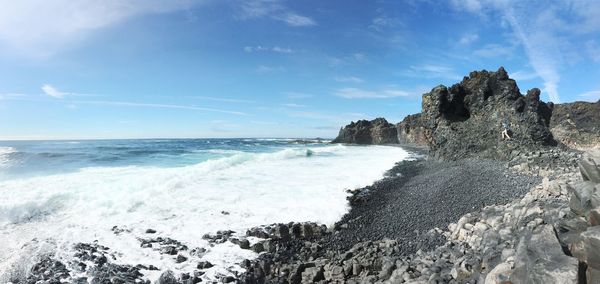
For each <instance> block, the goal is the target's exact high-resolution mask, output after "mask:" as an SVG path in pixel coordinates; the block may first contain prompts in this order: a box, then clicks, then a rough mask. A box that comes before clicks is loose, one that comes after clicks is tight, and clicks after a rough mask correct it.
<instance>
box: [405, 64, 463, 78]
mask: <svg viewBox="0 0 600 284" xmlns="http://www.w3.org/2000/svg"><path fill="white" fill-rule="evenodd" d="M399 75H400V76H404V77H411V78H430V79H431V78H442V79H451V80H459V79H460V78H462V77H461V76H459V75H457V74H456V72H455V71H454V69H452V68H450V67H447V66H442V65H434V64H423V65H414V66H410V67H409V68H407V69H405V70H403V71H401V72H400V73H399Z"/></svg>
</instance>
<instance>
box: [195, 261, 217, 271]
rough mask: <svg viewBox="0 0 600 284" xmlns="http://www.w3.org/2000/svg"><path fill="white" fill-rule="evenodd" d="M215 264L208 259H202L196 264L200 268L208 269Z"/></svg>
mask: <svg viewBox="0 0 600 284" xmlns="http://www.w3.org/2000/svg"><path fill="white" fill-rule="evenodd" d="M213 266H214V265H213V264H212V263H210V262H208V261H200V262H198V265H197V266H196V267H197V268H198V269H208V268H211V267H213Z"/></svg>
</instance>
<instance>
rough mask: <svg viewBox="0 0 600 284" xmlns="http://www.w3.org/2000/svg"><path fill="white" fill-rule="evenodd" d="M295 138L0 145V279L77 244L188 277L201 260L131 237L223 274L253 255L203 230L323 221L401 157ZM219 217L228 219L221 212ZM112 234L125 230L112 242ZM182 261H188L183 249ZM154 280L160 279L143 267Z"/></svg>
mask: <svg viewBox="0 0 600 284" xmlns="http://www.w3.org/2000/svg"><path fill="white" fill-rule="evenodd" d="M322 142H327V141H317V140H308V141H306V140H305V141H301V142H299V141H297V140H295V139H178V140H174V139H156V140H96V141H15V142H13V141H5V142H0V240H2V241H0V282H2V283H4V282H6V279H7V278H6V277H8V275H9V274H11V273H14V271H15V270H18V269H26V268H27V267H28V266H30V265H31V264H32V263H33V262H34V261H35V260H36V257H37V256H39V255H43V254H47V253H53V254H54V257H55V258H58V259H61V260H63V261H65V262H68V261H69V259H70V258H71V256H72V254H73V252H72V246H73V244H74V243H77V242H93V241H97V242H98V243H99V244H101V245H104V246H107V247H109V248H110V249H111V251H113V252H115V253H116V255H117V256H118V257H117V259H116V260H114V262H116V263H123V264H132V265H136V264H144V265H150V264H151V265H154V266H156V267H159V268H160V269H161V270H166V269H171V270H174V271H178V272H183V271H193V270H194V268H195V264H196V263H197V261H198V260H200V259H195V258H194V257H190V256H189V255H186V256H188V257H190V260H188V261H186V262H184V263H176V262H175V261H174V257H173V256H168V255H161V254H160V253H159V252H158V251H154V250H152V249H147V248H141V247H140V243H139V241H138V238H141V237H148V235H147V234H145V231H146V229H149V228H152V229H155V230H157V233H156V234H154V236H163V237H170V238H173V239H176V240H178V241H181V242H183V243H184V244H186V245H187V246H188V247H189V248H190V249H191V248H195V247H204V248H206V249H207V250H208V251H207V253H206V254H205V255H203V256H202V257H201V259H202V260H208V261H210V262H212V263H213V264H215V267H213V268H210V269H209V270H208V271H207V273H206V274H205V275H204V276H203V277H205V278H206V279H211V278H212V279H214V277H215V276H216V275H217V274H227V273H228V272H227V269H234V270H236V269H237V270H240V269H241V268H239V267H238V266H237V263H239V262H240V261H241V260H243V259H244V258H253V257H256V254H254V253H253V252H251V251H249V250H242V249H239V248H238V247H237V246H235V245H233V244H231V243H229V242H227V243H224V244H220V245H216V246H209V244H208V243H207V241H205V240H203V239H202V236H203V235H204V234H206V233H215V232H216V231H217V230H233V231H236V233H237V234H239V235H243V234H244V233H245V231H246V229H248V228H250V227H254V226H258V225H264V224H271V223H276V222H286V223H287V222H291V221H298V222H300V221H314V222H319V223H324V224H327V225H331V224H333V223H334V222H336V221H337V220H338V219H339V218H340V217H341V216H343V214H345V213H346V212H347V210H348V209H349V208H348V205H347V201H346V196H347V192H346V190H347V189H354V188H358V187H363V186H366V185H369V184H371V183H372V182H374V181H376V180H378V179H380V178H382V177H383V176H384V174H385V172H386V171H387V170H388V169H390V168H391V167H392V166H393V165H394V163H396V162H398V161H401V160H403V159H406V158H407V157H409V153H407V152H406V151H404V150H403V149H401V148H399V147H389V146H344V145H331V144H327V143H322ZM222 212H228V214H223V213H222ZM113 226H118V227H119V228H124V229H126V230H127V232H124V233H121V234H115V233H114V232H113V231H112V230H111V229H112V228H113ZM184 254H185V253H184ZM143 272H144V274H145V275H146V276H147V277H148V278H149V279H150V280H154V279H156V278H157V277H158V276H159V273H160V272H156V271H143Z"/></svg>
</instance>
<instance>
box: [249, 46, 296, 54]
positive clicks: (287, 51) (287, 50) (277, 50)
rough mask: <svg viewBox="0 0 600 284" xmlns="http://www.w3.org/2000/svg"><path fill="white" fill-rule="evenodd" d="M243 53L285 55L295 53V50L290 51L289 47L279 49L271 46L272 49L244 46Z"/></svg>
mask: <svg viewBox="0 0 600 284" xmlns="http://www.w3.org/2000/svg"><path fill="white" fill-rule="evenodd" d="M244 51H245V52H248V53H252V52H261V51H262V52H269V51H270V52H276V53H285V54H293V53H296V50H294V49H291V48H289V47H279V46H273V47H266V46H260V45H257V46H245V47H244Z"/></svg>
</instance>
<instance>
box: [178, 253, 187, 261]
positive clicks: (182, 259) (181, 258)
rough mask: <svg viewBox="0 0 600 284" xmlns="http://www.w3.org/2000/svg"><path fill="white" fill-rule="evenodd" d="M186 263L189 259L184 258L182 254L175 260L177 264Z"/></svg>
mask: <svg viewBox="0 0 600 284" xmlns="http://www.w3.org/2000/svg"><path fill="white" fill-rule="evenodd" d="M185 261H187V257H185V256H183V255H181V254H178V255H177V259H175V262H177V263H182V262H185Z"/></svg>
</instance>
